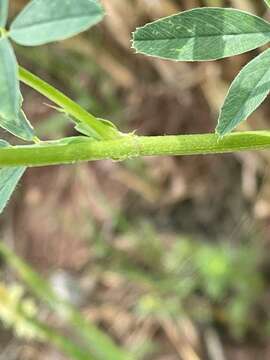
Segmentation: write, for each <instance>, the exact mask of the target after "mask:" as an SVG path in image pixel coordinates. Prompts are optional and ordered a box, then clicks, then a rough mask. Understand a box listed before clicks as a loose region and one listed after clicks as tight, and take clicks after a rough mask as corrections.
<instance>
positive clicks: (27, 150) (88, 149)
mask: <svg viewBox="0 0 270 360" xmlns="http://www.w3.org/2000/svg"><path fill="white" fill-rule="evenodd" d="M265 149H270V131H250V132H237V133H233V134H231V135H228V136H225V137H224V138H222V139H220V138H218V136H217V135H215V134H201V135H178V136H136V135H126V136H124V137H123V138H120V139H117V140H106V141H94V140H91V139H88V138H85V139H84V138H82V137H80V138H78V140H75V141H70V142H68V143H66V144H65V143H64V144H61V142H57V141H56V142H50V143H47V144H46V143H42V144H41V145H27V146H14V147H10V148H1V149H0V166H19V165H25V166H45V165H57V164H71V163H75V162H79V161H91V160H103V159H113V160H125V159H128V158H134V157H141V156H163V155H195V154H197V155H198V154H217V153H229V152H235V151H244V150H265Z"/></svg>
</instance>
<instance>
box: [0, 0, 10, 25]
mask: <svg viewBox="0 0 270 360" xmlns="http://www.w3.org/2000/svg"><path fill="white" fill-rule="evenodd" d="M8 5H9V0H1V1H0V27H2V28H4V27H5V26H6V23H7V18H8Z"/></svg>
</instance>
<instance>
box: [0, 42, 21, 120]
mask: <svg viewBox="0 0 270 360" xmlns="http://www.w3.org/2000/svg"><path fill="white" fill-rule="evenodd" d="M20 103H21V101H20V84H19V80H18V64H17V60H16V57H15V54H14V51H13V49H12V46H11V45H10V43H9V41H8V40H7V39H6V38H0V117H3V118H5V119H8V118H13V119H14V118H16V117H17V115H18V113H19V110H20Z"/></svg>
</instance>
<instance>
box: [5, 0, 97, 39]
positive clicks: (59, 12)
mask: <svg viewBox="0 0 270 360" xmlns="http://www.w3.org/2000/svg"><path fill="white" fill-rule="evenodd" d="M103 15H104V13H103V10H102V7H101V5H100V3H99V2H98V1H96V0H76V3H74V2H72V1H70V0H50V1H44V0H32V1H31V2H30V3H29V4H28V5H27V6H26V7H25V9H24V10H23V11H22V12H21V13H20V14H19V15H18V16H17V18H16V19H15V20H14V21H13V22H12V24H11V27H10V36H11V38H12V39H13V40H14V41H16V42H17V43H18V44H21V45H26V46H36V45H42V44H47V43H48V42H52V41H58V40H63V39H67V38H69V37H71V36H73V35H76V34H78V33H80V32H82V31H85V30H86V29H88V28H90V27H91V26H93V25H95V24H97V23H98V22H99V21H100V20H101V19H102V18H103Z"/></svg>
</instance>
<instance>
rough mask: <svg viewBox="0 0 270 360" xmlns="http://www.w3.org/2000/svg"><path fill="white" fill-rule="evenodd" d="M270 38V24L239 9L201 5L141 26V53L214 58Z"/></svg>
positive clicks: (137, 43) (137, 42) (137, 39)
mask: <svg viewBox="0 0 270 360" xmlns="http://www.w3.org/2000/svg"><path fill="white" fill-rule="evenodd" d="M269 41H270V24H269V23H268V22H266V21H265V20H263V19H261V18H259V17H257V16H254V15H251V14H249V13H246V12H243V11H240V10H236V9H223V8H198V9H193V10H189V11H184V12H182V13H180V14H176V15H173V16H169V17H166V18H163V19H160V20H157V21H154V22H153V23H149V24H147V25H145V26H143V27H141V28H138V29H137V30H136V31H135V32H134V34H133V47H134V48H135V49H136V50H137V52H138V53H142V54H146V55H150V56H156V57H159V58H163V59H171V60H176V61H199V60H200V61H201V60H215V59H221V58H225V57H228V56H233V55H237V54H241V53H244V52H246V51H249V50H252V49H255V48H258V47H260V46H262V45H264V44H266V43H267V42H269Z"/></svg>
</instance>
